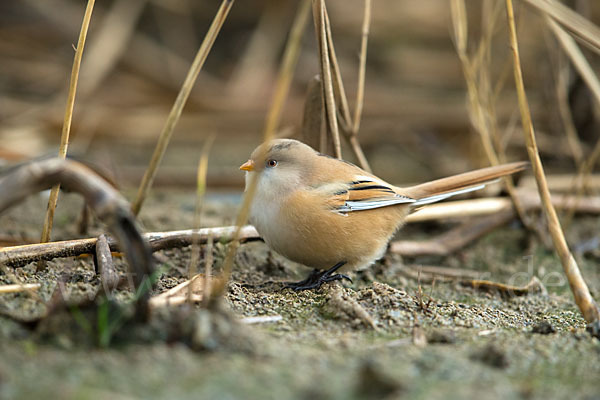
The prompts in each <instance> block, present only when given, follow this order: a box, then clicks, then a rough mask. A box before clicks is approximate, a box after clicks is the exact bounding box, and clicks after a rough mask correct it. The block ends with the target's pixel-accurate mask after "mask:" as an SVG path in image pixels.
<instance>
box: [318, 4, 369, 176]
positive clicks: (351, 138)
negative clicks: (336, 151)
mask: <svg viewBox="0 0 600 400" xmlns="http://www.w3.org/2000/svg"><path fill="white" fill-rule="evenodd" d="M367 1H369V0H367ZM365 7H367V8H366V9H365V16H364V19H363V29H362V32H363V35H362V41H361V65H360V67H362V68H364V67H365V64H363V63H366V58H367V53H366V49H367V47H366V46H367V38H368V35H369V26H370V21H371V8H370V2H369V4H365ZM323 8H324V15H325V28H326V29H325V31H326V33H327V49H328V53H329V62H330V65H331V69H332V77H333V83H334V95H337V99H338V102H339V104H340V109H341V110H340V111H341V113H340V114H339V117H338V118H340V121H339V122H340V125H341V127H342V132H343V133H344V136H345V137H346V139H347V140H348V143H349V144H350V147H351V148H352V151H353V152H354V155H355V156H356V158H357V159H358V164H359V165H360V167H361V168H363V169H364V170H366V171H369V172H371V167H370V165H369V162H368V161H367V158H366V157H365V154H364V152H363V151H362V147H360V143H359V142H358V138H357V134H358V129H357V130H356V131H355V130H354V128H353V125H354V123H353V120H352V117H351V115H350V107H349V106H348V98H347V97H346V91H345V89H344V82H343V81H342V74H341V72H340V67H339V63H338V61H337V56H336V54H335V46H334V45H333V36H332V35H331V24H330V22H329V14H328V13H327V7H325V4H324V3H323ZM363 45H364V52H363V47H362V46H363ZM359 79H360V77H359ZM335 89H337V90H335ZM363 89H364V79H363V82H360V80H359V83H358V90H359V91H361V90H363ZM363 93H364V92H363ZM357 96H359V93H357ZM360 96H363V97H364V94H360ZM359 101H360V103H361V109H362V101H363V100H362V99H360V100H359V99H357V104H358V103H359ZM336 115H338V114H337V113H336Z"/></svg>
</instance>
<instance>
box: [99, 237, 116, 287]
mask: <svg viewBox="0 0 600 400" xmlns="http://www.w3.org/2000/svg"><path fill="white" fill-rule="evenodd" d="M94 256H95V257H94V264H96V271H97V272H98V274H99V275H100V282H101V284H102V289H103V290H104V293H106V294H109V293H111V292H112V290H113V289H115V288H116V287H117V285H118V284H119V276H118V275H117V271H116V270H115V265H114V264H113V260H112V254H111V252H110V247H109V246H108V241H107V240H106V235H100V236H98V240H97V241H96V252H95V253H94Z"/></svg>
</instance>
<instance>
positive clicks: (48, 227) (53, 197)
mask: <svg viewBox="0 0 600 400" xmlns="http://www.w3.org/2000/svg"><path fill="white" fill-rule="evenodd" d="M93 10H94V0H88V3H87V7H86V9H85V14H84V16H83V22H82V24H81V30H80V32H79V40H78V41H77V49H76V50H75V58H74V59H73V68H72V69H71V82H70V84H69V94H68V97H67V105H66V107H65V116H64V119H63V127H62V134H61V137H60V148H59V149H58V157H59V158H61V159H63V160H64V159H65V158H66V157H67V149H68V147H69V134H70V132H71V121H72V120H73V108H74V107H75V94H76V93H77V82H78V80H79V69H80V67H81V59H82V57H83V49H84V47H85V39H86V38H87V32H88V28H89V26H90V21H91V19H92V11H93ZM59 191H60V185H56V186H53V187H52V190H51V191H50V198H49V199H48V209H47V210H46V217H45V219H44V227H43V229H42V238H41V240H40V241H41V242H42V243H45V242H48V241H49V240H50V236H51V234H52V223H53V221H54V211H55V209H56V202H57V201H58V192H59ZM40 266H41V265H40Z"/></svg>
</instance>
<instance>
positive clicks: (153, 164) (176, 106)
mask: <svg viewBox="0 0 600 400" xmlns="http://www.w3.org/2000/svg"><path fill="white" fill-rule="evenodd" d="M232 5H233V0H223V3H221V7H220V8H219V10H218V11H217V14H216V15H215V18H214V20H213V22H212V24H211V26H210V28H209V29H208V32H207V33H206V36H205V37H204V40H203V41H202V44H201V45H200V48H199V49H198V53H197V54H196V57H195V58H194V61H193V62H192V65H191V66H190V69H189V71H188V74H187V76H186V77H185V81H184V82H183V85H182V86H181V89H180V90H179V93H178V94H177V98H176V99H175V103H173V107H172V108H171V112H170V113H169V116H168V117H167V120H166V122H165V125H164V127H163V129H162V132H161V133H160V136H159V138H158V143H157V144H156V148H155V149H154V153H153V154H152V159H151V160H150V164H149V165H148V169H147V170H146V172H145V173H144V177H143V178H142V183H141V184H140V187H139V189H138V192H137V196H136V198H135V200H134V201H133V203H132V206H131V210H132V211H133V213H134V215H137V214H138V213H139V212H140V209H141V208H142V204H143V202H144V200H145V199H146V197H147V196H148V193H149V191H150V187H151V186H152V182H153V181H154V178H155V177H156V172H157V170H158V166H159V164H160V162H161V161H162V158H163V156H164V155H165V152H166V151H167V146H168V145H169V141H170V140H171V136H172V135H173V131H174V130H175V125H176V124H177V122H178V121H179V117H180V116H181V112H182V110H183V107H184V106H185V103H186V101H187V99H188V97H189V95H190V92H191V91H192V89H193V88H194V83H195V82H196V78H197V77H198V74H199V73H200V70H201V69H202V66H203V65H204V61H206V57H207V56H208V53H210V50H211V48H212V45H213V43H214V42H215V40H216V38H217V35H218V34H219V31H220V30H221V27H222V26H223V23H224V22H225V19H226V18H227V14H228V13H229V10H231V6H232Z"/></svg>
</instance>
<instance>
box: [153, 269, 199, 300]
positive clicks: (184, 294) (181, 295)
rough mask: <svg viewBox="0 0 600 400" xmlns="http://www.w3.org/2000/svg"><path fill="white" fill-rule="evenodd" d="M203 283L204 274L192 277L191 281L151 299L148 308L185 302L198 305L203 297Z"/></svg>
mask: <svg viewBox="0 0 600 400" xmlns="http://www.w3.org/2000/svg"><path fill="white" fill-rule="evenodd" d="M204 281H205V277H204V274H197V275H194V276H193V277H192V278H191V279H188V280H187V281H185V282H182V283H180V284H179V285H177V286H175V287H172V288H171V289H169V290H167V291H166V292H162V293H161V294H159V295H157V296H154V297H152V298H151V299H150V301H149V305H150V308H158V307H165V306H177V305H180V304H183V303H186V302H190V303H191V302H195V303H199V302H201V301H202V298H203V297H204V294H203V290H202V288H203V286H204V284H203V282H204Z"/></svg>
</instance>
